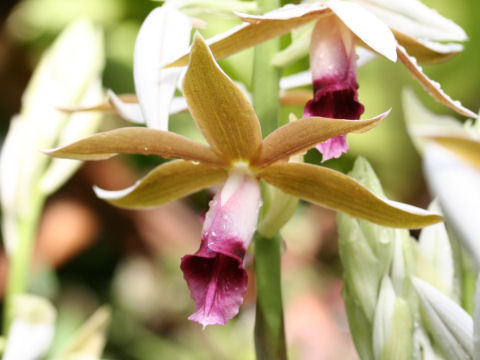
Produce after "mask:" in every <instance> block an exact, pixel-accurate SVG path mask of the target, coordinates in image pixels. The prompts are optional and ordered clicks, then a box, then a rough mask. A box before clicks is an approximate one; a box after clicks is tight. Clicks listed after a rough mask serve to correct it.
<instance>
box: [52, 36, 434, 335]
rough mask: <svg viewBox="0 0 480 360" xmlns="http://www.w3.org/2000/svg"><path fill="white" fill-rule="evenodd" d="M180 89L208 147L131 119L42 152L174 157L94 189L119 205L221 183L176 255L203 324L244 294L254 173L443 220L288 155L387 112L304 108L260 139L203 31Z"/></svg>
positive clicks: (380, 213) (357, 204) (409, 218)
mask: <svg viewBox="0 0 480 360" xmlns="http://www.w3.org/2000/svg"><path fill="white" fill-rule="evenodd" d="M183 94H184V96H185V98H186V101H187V103H188V107H189V110H190V112H191V114H192V116H193V118H194V120H195V122H196V124H197V126H198V128H199V129H200V131H201V133H202V134H203V136H204V137H205V139H206V141H207V143H208V144H209V146H206V145H202V144H199V143H196V142H194V141H192V140H190V139H188V138H185V137H183V136H181V135H178V134H174V133H171V132H167V131H161V130H155V129H148V128H139V127H133V128H121V129H116V130H112V131H107V132H104V133H99V134H96V135H93V136H90V137H88V138H85V139H83V140H80V141H77V142H75V143H73V144H70V145H67V146H64V147H61V148H57V149H53V150H49V151H47V152H46V153H47V154H49V155H52V156H55V157H62V158H73V159H82V160H101V159H106V158H109V157H112V156H114V155H117V154H131V153H138V154H145V155H159V156H162V157H164V158H172V157H176V158H180V160H176V161H171V162H167V163H164V164H162V165H160V166H158V167H157V168H155V169H154V170H153V171H151V172H150V173H149V174H148V175H146V176H145V177H144V178H143V179H142V180H140V181H138V182H137V183H136V184H135V185H133V186H132V187H129V188H127V189H124V190H119V191H107V190H103V189H98V188H96V189H95V191H96V193H97V195H98V196H99V197H101V198H103V199H105V200H107V201H109V202H110V203H112V204H115V205H118V206H121V207H129V208H148V207H152V206H157V205H161V204H164V203H166V202H169V201H171V200H174V199H177V198H180V197H183V196H186V195H189V194H191V193H194V192H196V191H198V190H201V189H204V188H207V187H210V186H213V185H217V184H222V183H223V184H224V185H223V187H222V188H221V189H220V190H219V191H218V192H217V195H216V196H215V198H214V199H213V201H212V203H211V204H210V206H211V207H210V210H209V212H208V213H207V216H206V220H205V223H204V227H203V233H202V243H201V246H200V249H199V250H198V251H197V253H196V254H194V255H188V256H186V257H184V258H183V259H182V270H183V271H184V276H185V278H186V281H187V283H188V285H189V287H190V290H191V294H192V298H193V299H194V301H195V305H196V308H197V312H196V313H195V314H194V315H192V316H191V317H190V318H191V319H193V320H195V321H197V322H199V323H201V324H203V325H204V326H206V325H211V324H224V323H225V322H226V321H227V320H228V319H230V318H231V317H233V316H234V315H235V314H236V313H237V312H238V307H239V306H240V304H241V302H242V298H243V295H244V293H245V290H246V273H245V270H244V267H243V256H244V255H245V252H246V250H247V247H248V243H249V241H250V239H251V237H252V234H253V232H254V230H255V227H256V223H257V216H258V209H259V207H260V191H259V185H258V182H259V180H260V179H262V180H264V181H265V182H267V183H269V184H271V185H273V186H275V187H277V188H278V189H280V190H281V191H283V192H285V193H287V194H290V195H293V196H296V197H299V198H302V199H305V200H307V201H310V202H313V203H316V204H320V205H322V206H326V207H329V208H332V209H335V210H339V211H342V212H345V213H347V214H350V215H352V216H354V217H360V218H363V219H367V220H369V221H372V222H375V223H378V224H383V225H387V226H393V227H422V226H425V225H428V224H432V223H436V222H438V221H440V220H441V217H439V216H438V215H436V214H433V213H430V212H427V211H425V210H421V209H418V208H415V207H412V206H409V205H405V204H401V203H396V202H393V201H390V200H386V199H382V198H380V197H378V196H376V195H374V194H373V193H371V192H370V191H369V190H367V189H366V188H365V187H363V186H362V185H361V184H360V183H358V182H357V181H355V180H353V179H352V178H350V177H348V176H346V175H344V174H342V173H340V172H337V171H334V170H331V169H327V168H324V167H320V166H316V165H310V164H303V163H295V162H288V160H289V158H290V157H291V156H293V155H295V154H298V153H302V152H304V151H306V150H308V149H309V148H312V147H313V146H315V144H317V143H319V142H322V141H325V140H326V139H328V138H331V137H334V136H338V135H343V134H345V133H347V132H352V131H353V132H363V131H366V130H368V129H370V128H372V127H374V126H375V125H377V124H378V123H379V122H380V121H381V120H382V119H383V118H385V116H386V115H387V113H388V112H387V113H384V114H382V115H380V116H377V117H375V118H372V119H369V120H362V121H355V122H353V121H348V120H344V119H331V118H323V117H307V118H303V119H299V120H296V121H293V122H291V123H289V124H287V125H285V126H283V127H281V128H279V129H277V130H276V131H274V132H273V133H271V134H270V135H269V136H268V137H267V138H265V139H264V140H263V141H262V133H261V128H260V123H259V121H258V119H257V116H256V114H255V112H254V110H253V108H252V106H251V104H250V102H249V101H248V99H247V98H246V97H245V95H244V94H243V92H242V91H241V90H240V89H239V88H238V87H237V86H236V85H235V84H234V83H233V82H232V81H231V80H230V79H229V78H228V77H227V75H226V74H225V73H224V72H223V71H222V70H221V69H220V67H219V66H218V65H217V64H216V62H215V59H214V57H213V55H212V53H211V51H210V49H209V47H208V46H207V44H206V43H205V41H204V40H203V39H202V38H201V36H199V35H196V36H195V40H194V44H193V46H192V53H191V56H190V62H189V66H188V68H187V71H186V74H185V77H184V80H183Z"/></svg>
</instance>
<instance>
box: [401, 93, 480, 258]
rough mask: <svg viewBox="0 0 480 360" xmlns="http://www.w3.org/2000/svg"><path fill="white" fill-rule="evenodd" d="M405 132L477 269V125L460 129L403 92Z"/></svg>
mask: <svg viewBox="0 0 480 360" xmlns="http://www.w3.org/2000/svg"><path fill="white" fill-rule="evenodd" d="M403 102H404V113H405V118H406V122H407V128H408V131H409V133H410V136H411V137H412V140H413V141H414V143H415V144H416V145H417V149H418V150H419V151H420V152H421V153H422V154H423V163H424V172H425V177H426V179H427V182H428V184H429V187H430V189H431V191H432V193H433V194H434V195H435V196H437V197H438V201H439V203H440V206H441V207H442V209H443V212H444V213H445V216H446V217H447V219H448V224H449V225H450V226H451V228H452V229H453V230H454V231H455V233H456V234H457V235H458V238H459V239H460V240H461V241H462V242H463V244H464V245H465V246H466V247H467V249H468V250H469V252H470V253H471V255H472V258H473V260H474V261H475V263H476V265H477V266H480V246H479V245H478V234H479V233H480V221H479V220H480V217H479V214H480V186H479V184H480V132H478V126H479V121H478V120H477V121H476V122H475V123H474V124H472V123H471V122H468V123H467V125H466V126H465V125H462V124H461V123H460V122H458V121H456V120H455V119H454V118H451V117H446V116H437V115H436V114H433V113H432V112H430V111H428V110H427V109H425V107H423V106H422V104H421V103H420V102H419V101H418V99H416V98H415V96H414V95H413V94H412V93H411V92H410V91H406V92H404V96H403Z"/></svg>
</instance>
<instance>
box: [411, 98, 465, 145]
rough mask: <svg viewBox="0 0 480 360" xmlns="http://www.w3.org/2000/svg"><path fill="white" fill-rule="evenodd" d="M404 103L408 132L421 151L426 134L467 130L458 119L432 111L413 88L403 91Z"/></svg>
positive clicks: (461, 133) (462, 134) (454, 132)
mask: <svg viewBox="0 0 480 360" xmlns="http://www.w3.org/2000/svg"><path fill="white" fill-rule="evenodd" d="M402 104H403V114H404V117H405V121H406V124H407V131H408V134H409V135H410V138H411V139H412V141H413V144H414V145H415V147H416V148H417V151H418V152H419V153H423V149H424V147H425V143H426V142H425V139H423V137H425V136H436V135H455V134H458V135H459V136H464V135H465V130H464V129H463V126H462V124H461V123H460V122H459V121H458V120H457V119H455V118H454V117H453V116H449V115H439V114H435V113H433V112H431V111H430V110H428V109H427V108H426V107H425V106H424V105H423V104H422V103H421V102H420V100H419V99H418V98H417V96H416V95H415V93H414V92H413V90H412V89H405V90H404V91H403V92H402Z"/></svg>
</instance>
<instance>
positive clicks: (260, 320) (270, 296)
mask: <svg viewBox="0 0 480 360" xmlns="http://www.w3.org/2000/svg"><path fill="white" fill-rule="evenodd" d="M281 255H282V239H281V237H280V236H279V235H276V236H274V237H272V238H266V237H264V236H262V235H260V234H259V233H258V232H257V234H256V235H255V275H256V279H257V309H256V314H255V351H256V354H257V359H268V360H269V359H286V358H287V347H286V341H285V328H284V322H283V302H282V284H281Z"/></svg>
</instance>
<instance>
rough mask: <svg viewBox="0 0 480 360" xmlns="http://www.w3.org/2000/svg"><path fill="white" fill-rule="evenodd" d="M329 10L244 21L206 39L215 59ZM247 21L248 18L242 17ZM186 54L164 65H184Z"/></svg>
mask: <svg viewBox="0 0 480 360" xmlns="http://www.w3.org/2000/svg"><path fill="white" fill-rule="evenodd" d="M327 12H329V9H328V8H326V7H325V8H317V9H312V11H310V12H307V13H303V14H299V15H298V16H293V17H290V18H285V19H266V21H261V22H255V21H253V20H251V21H252V22H251V23H244V24H241V25H238V26H236V27H234V28H233V29H231V30H230V31H228V32H226V33H223V34H220V35H219V36H215V37H213V38H211V39H209V40H208V42H207V43H208V45H209V46H210V49H211V50H212V53H213V55H214V56H215V59H222V58H224V57H227V56H230V55H232V54H235V53H237V52H239V51H242V50H245V49H247V48H250V47H252V46H255V45H258V44H260V43H262V42H264V41H267V40H269V39H272V38H274V37H276V36H280V35H283V34H286V33H288V32H289V31H291V30H292V29H295V28H297V27H300V26H302V25H305V24H307V23H309V22H311V21H314V20H316V19H317V18H318V17H319V16H321V14H323V13H327ZM242 20H245V21H247V20H248V18H245V19H242ZM188 56H189V55H188V54H185V55H183V56H181V57H179V58H178V59H176V60H174V61H173V62H171V63H170V64H167V65H166V66H165V67H173V66H185V65H187V63H188Z"/></svg>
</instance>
